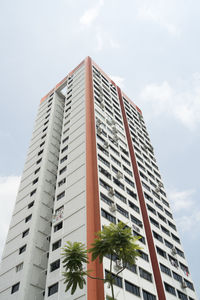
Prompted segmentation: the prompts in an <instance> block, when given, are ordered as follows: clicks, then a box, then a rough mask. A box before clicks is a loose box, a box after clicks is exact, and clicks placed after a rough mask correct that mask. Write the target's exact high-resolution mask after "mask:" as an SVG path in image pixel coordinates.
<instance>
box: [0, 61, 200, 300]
mask: <svg viewBox="0 0 200 300" xmlns="http://www.w3.org/2000/svg"><path fill="white" fill-rule="evenodd" d="M118 221H123V222H124V223H126V224H127V226H129V227H131V228H132V231H133V235H140V236H141V239H140V241H139V242H138V243H139V244H140V246H141V247H142V248H143V249H142V250H141V251H140V252H141V256H140V257H139V258H138V260H137V264H136V265H135V266H129V267H127V269H125V270H124V271H123V272H122V273H121V274H120V275H119V276H118V277H117V280H116V282H115V294H116V298H117V299H118V300H132V299H138V300H139V299H143V300H156V299H157V300H165V299H166V300H175V299H182V300H196V299H197V297H196V294H195V291H194V287H193V283H192V279H191V275H190V271H189V268H188V265H187V262H186V260H185V255H184V252H183V248H182V246H181V243H180V239H179V237H178V233H177V229H176V225H175V222H174V219H173V216H172V212H171V209H170V204H169V202H168V200H167V197H166V193H165V191H164V186H163V182H162V179H161V176H160V172H159V169H158V166H157V163H156V159H155V157H154V150H153V147H152V145H151V142H150V139H149V136H148V133H147V129H146V126H145V123H144V120H143V116H142V112H141V110H140V109H139V108H138V107H137V106H136V105H135V104H133V103H132V102H131V101H130V99H129V98H128V97H127V96H126V95H125V94H124V93H123V92H122V91H121V89H120V88H119V87H118V86H117V85H116V84H115V83H114V82H113V81H112V80H111V79H110V78H109V77H108V76H107V75H106V74H105V73H104V72H103V71H102V70H101V69H100V68H99V67H98V66H97V65H96V64H95V63H94V62H93V61H92V60H91V58H90V57H87V58H86V59H85V60H84V61H83V62H81V63H80V64H79V65H78V67H76V68H75V69H74V70H73V71H72V72H70V73H69V74H68V75H67V76H66V77H65V78H64V79H63V80H62V81H61V82H60V83H59V84H57V85H56V87H55V88H54V89H52V90H51V91H50V92H49V93H48V94H47V95H46V96H45V97H44V98H42V100H41V103H40V106H39V111H38V115H37V118H36V123H35V128H34V131H33V135H32V139H31V144H30V147H29V150H28V155H27V160H26V163H25V167H24V171H23V175H22V178H21V184H20V188H19V192H18V196H17V200H16V205H15V208H14V212H13V216H12V220H11V224H10V228H9V232H8V236H7V241H6V245H5V249H4V252H3V257H2V263H1V271H0V299H1V300H12V299H15V300H42V299H45V300H47V299H49V300H60V299H62V300H64V299H66V300H67V299H70V300H73V299H79V300H86V299H87V300H103V299H106V296H107V295H111V291H110V289H109V288H108V286H107V285H105V286H104V285H103V282H102V281H96V280H92V279H87V285H86V287H85V288H84V289H83V290H80V289H77V291H76V293H75V294H74V295H73V296H72V295H70V292H67V293H65V286H64V284H63V276H62V272H63V268H62V257H61V252H62V247H63V246H64V244H65V242H66V241H68V240H70V241H81V242H83V243H85V244H86V245H88V246H90V244H91V243H92V242H93V240H94V236H95V232H97V231H98V230H100V229H101V228H102V226H103V225H105V224H109V223H110V222H113V223H117V222H118ZM108 265H109V258H107V257H105V258H104V262H103V265H100V264H99V263H98V262H93V263H90V264H89V267H88V268H89V269H90V270H93V274H94V276H97V277H103V276H105V273H106V270H107V269H108ZM114 267H115V270H119V268H120V262H119V261H116V262H115V266H114Z"/></svg>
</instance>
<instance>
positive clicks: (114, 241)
mask: <svg viewBox="0 0 200 300" xmlns="http://www.w3.org/2000/svg"><path fill="white" fill-rule="evenodd" d="M96 236H97V237H96V239H95V240H94V243H93V244H92V247H91V248H90V249H88V250H86V248H85V245H84V244H82V243H80V242H74V243H72V242H67V243H66V246H65V247H64V248H63V250H64V252H63V253H62V255H63V257H64V259H63V266H64V268H65V272H64V273H63V276H64V279H65V281H64V283H65V284H66V289H65V291H68V290H69V289H70V288H71V294H72V295H73V294H74V293H75V291H76V289H77V286H79V288H80V289H83V287H84V285H85V284H86V280H85V277H86V276H88V277H90V278H92V279H98V280H103V281H104V282H109V284H110V287H111V292H112V297H110V296H107V299H110V300H116V299H115V297H114V288H113V284H114V282H115V279H116V276H117V275H118V274H119V273H120V272H122V271H123V270H124V269H125V267H126V266H127V264H130V265H134V264H135V261H136V258H137V256H139V252H138V250H139V249H141V248H140V247H139V245H138V244H136V242H137V240H138V239H139V238H140V237H133V235H132V231H131V228H129V227H127V226H126V225H125V224H124V223H122V222H119V223H118V224H113V223H111V224H110V225H109V226H104V228H103V230H101V231H99V232H98V233H97V234H96ZM87 252H89V253H91V254H92V261H94V260H95V259H97V258H99V261H100V263H102V261H103V257H104V256H110V259H111V260H110V262H111V263H110V270H109V272H110V275H109V274H108V275H107V277H106V279H104V278H95V277H92V276H91V275H90V272H89V271H87V270H84V264H87V263H88V262H89V261H88V257H87ZM114 257H117V258H118V259H119V260H121V261H122V264H123V268H122V269H121V270H119V271H118V273H117V274H111V273H112V262H113V258H114Z"/></svg>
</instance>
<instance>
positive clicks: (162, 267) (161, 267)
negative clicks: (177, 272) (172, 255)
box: [160, 264, 172, 277]
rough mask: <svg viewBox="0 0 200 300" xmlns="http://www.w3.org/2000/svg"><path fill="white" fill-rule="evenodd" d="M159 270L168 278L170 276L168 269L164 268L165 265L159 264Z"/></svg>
mask: <svg viewBox="0 0 200 300" xmlns="http://www.w3.org/2000/svg"><path fill="white" fill-rule="evenodd" d="M160 269H161V271H162V272H163V273H165V274H167V275H169V276H170V277H171V276H172V275H171V271H170V269H169V268H168V267H166V266H165V265H163V264H160Z"/></svg>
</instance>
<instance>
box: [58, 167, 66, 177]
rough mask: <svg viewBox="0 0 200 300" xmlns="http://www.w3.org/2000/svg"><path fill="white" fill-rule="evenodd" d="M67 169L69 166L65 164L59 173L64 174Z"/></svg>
mask: <svg viewBox="0 0 200 300" xmlns="http://www.w3.org/2000/svg"><path fill="white" fill-rule="evenodd" d="M66 170H67V167H66V166H65V167H64V168H62V169H61V170H60V171H59V174H60V175H61V174H63V173H64V172H65V171H66Z"/></svg>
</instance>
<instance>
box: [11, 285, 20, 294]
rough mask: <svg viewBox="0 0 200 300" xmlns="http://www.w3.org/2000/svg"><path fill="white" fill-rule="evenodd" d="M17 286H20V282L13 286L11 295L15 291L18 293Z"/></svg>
mask: <svg viewBox="0 0 200 300" xmlns="http://www.w3.org/2000/svg"><path fill="white" fill-rule="evenodd" d="M19 285H20V282H18V283H16V284H14V285H13V286H12V288H11V294H14V293H16V292H17V291H19Z"/></svg>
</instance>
